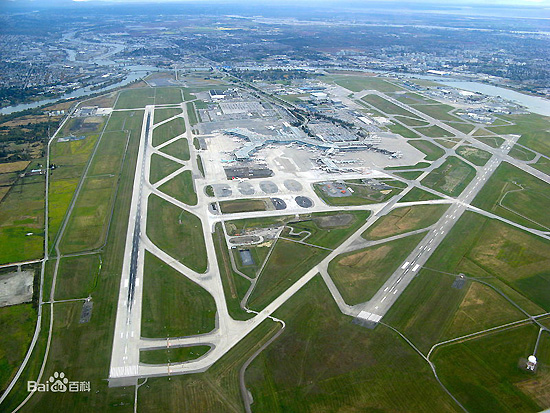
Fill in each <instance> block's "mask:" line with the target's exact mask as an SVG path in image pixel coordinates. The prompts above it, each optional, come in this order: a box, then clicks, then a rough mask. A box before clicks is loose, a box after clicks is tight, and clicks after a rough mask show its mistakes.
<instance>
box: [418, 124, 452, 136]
mask: <svg viewBox="0 0 550 413" xmlns="http://www.w3.org/2000/svg"><path fill="white" fill-rule="evenodd" d="M415 131H417V132H420V133H421V134H423V135H424V136H428V137H430V138H441V137H447V136H454V135H453V134H452V133H451V132H448V131H446V130H445V129H443V128H441V127H439V126H437V125H432V126H428V127H425V128H415Z"/></svg>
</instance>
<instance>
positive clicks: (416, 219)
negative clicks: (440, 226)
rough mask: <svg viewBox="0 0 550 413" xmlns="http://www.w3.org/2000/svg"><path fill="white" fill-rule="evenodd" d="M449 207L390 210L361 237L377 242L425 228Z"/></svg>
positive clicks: (429, 206) (430, 206)
mask: <svg viewBox="0 0 550 413" xmlns="http://www.w3.org/2000/svg"><path fill="white" fill-rule="evenodd" d="M448 208H449V205H446V204H440V205H417V206H413V207H401V208H396V209H394V210H392V211H391V212H390V213H389V214H387V215H385V216H383V217H382V218H380V219H379V220H378V221H376V222H375V223H374V224H373V225H371V226H370V227H369V228H368V229H367V230H366V231H365V232H364V233H363V235H362V237H363V238H365V239H367V240H378V239H383V238H387V237H393V236H394V235H399V234H404V233H406V232H409V231H415V230H417V229H421V228H426V227H429V226H430V225H433V224H435V223H436V222H437V220H438V219H439V218H441V217H442V216H443V214H444V213H445V211H446V210H447V209H448Z"/></svg>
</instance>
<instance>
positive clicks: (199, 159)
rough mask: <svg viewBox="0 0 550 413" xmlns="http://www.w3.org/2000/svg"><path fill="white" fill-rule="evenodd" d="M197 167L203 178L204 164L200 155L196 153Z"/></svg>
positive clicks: (204, 174)
mask: <svg viewBox="0 0 550 413" xmlns="http://www.w3.org/2000/svg"><path fill="white" fill-rule="evenodd" d="M197 168H199V172H200V173H201V175H202V176H203V178H204V177H206V173H205V172H204V165H203V164H202V158H201V156H200V155H197Z"/></svg>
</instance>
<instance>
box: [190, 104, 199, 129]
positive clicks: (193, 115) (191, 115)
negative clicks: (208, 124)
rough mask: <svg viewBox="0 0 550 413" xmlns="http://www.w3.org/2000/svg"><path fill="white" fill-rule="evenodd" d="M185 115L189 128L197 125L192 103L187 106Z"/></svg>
mask: <svg viewBox="0 0 550 413" xmlns="http://www.w3.org/2000/svg"><path fill="white" fill-rule="evenodd" d="M187 114H188V116H189V124H190V125H191V126H193V125H196V124H197V123H199V122H198V121H197V115H196V113H195V107H194V105H193V103H192V102H191V103H188V104H187Z"/></svg>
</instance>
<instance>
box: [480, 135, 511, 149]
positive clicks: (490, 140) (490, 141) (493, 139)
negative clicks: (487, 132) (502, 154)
mask: <svg viewBox="0 0 550 413" xmlns="http://www.w3.org/2000/svg"><path fill="white" fill-rule="evenodd" d="M474 138H475V139H477V140H478V141H480V142H482V143H484V144H486V145H489V146H491V147H492V148H499V147H500V145H502V144H503V143H504V139H503V138H501V137H500V136H481V137H476V136H474Z"/></svg>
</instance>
